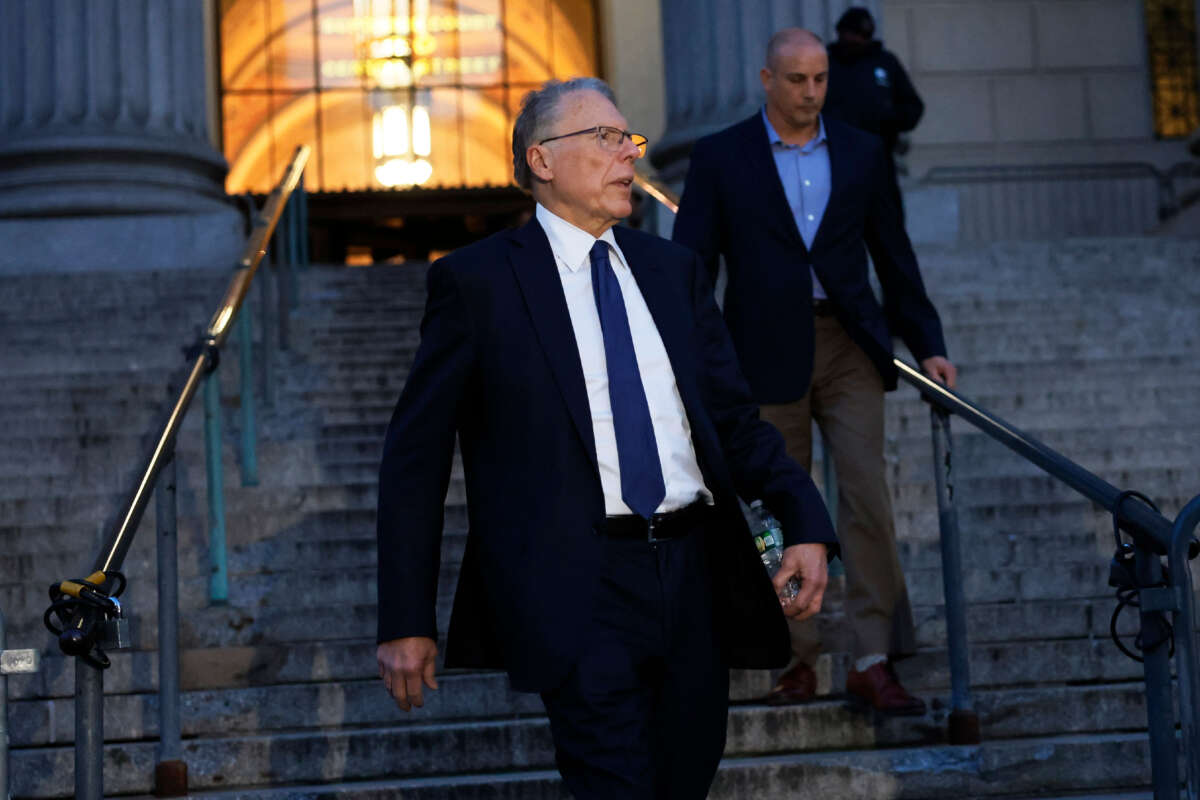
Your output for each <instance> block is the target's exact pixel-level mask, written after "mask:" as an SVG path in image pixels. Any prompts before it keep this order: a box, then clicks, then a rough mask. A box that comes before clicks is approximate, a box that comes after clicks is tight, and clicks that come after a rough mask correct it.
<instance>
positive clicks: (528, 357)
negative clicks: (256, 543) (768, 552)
mask: <svg viewBox="0 0 1200 800" xmlns="http://www.w3.org/2000/svg"><path fill="white" fill-rule="evenodd" d="M616 237H617V242H618V243H619V245H620V247H621V251H622V252H623V253H624V254H625V257H626V258H627V259H628V261H629V264H630V266H631V269H632V270H633V273H634V276H635V277H636V280H637V283H638V287H639V288H640V290H641V292H642V294H643V296H644V297H645V300H646V304H647V306H648V307H649V309H650V312H651V315H652V316H653V318H654V321H655V324H656V325H657V327H658V331H659V333H660V335H661V336H662V340H663V344H664V345H665V346H666V350H667V354H668V356H669V358H670V361H671V366H672V368H673V370H674V372H675V378H676V382H677V384H678V387H679V393H680V395H681V397H682V399H683V405H684V407H685V409H686V412H687V416H688V421H689V422H690V424H691V431H692V441H693V444H694V446H695V450H696V455H697V459H698V461H699V465H700V469H701V472H702V474H703V477H704V480H705V483H706V485H707V486H708V488H709V489H710V490H711V491H712V493H713V495H714V497H715V503H716V512H717V514H718V515H719V518H720V524H719V525H713V526H710V527H712V529H713V530H712V531H711V532H710V533H708V534H706V535H705V538H706V546H707V549H708V553H709V563H710V564H713V565H716V566H717V567H719V568H716V569H714V570H713V571H712V576H711V581H712V586H713V591H714V606H715V607H716V612H715V614H714V616H715V620H714V625H715V628H716V631H717V635H718V640H719V641H720V642H721V645H722V649H723V651H724V653H725V654H726V657H727V658H728V659H729V663H730V666H740V667H771V666H781V665H783V664H784V663H785V662H786V661H787V659H788V656H789V643H788V632H787V626H786V625H785V622H784V618H783V615H782V613H781V611H780V608H779V602H778V600H777V599H776V597H775V594H774V591H773V589H772V587H771V585H770V581H769V580H768V579H767V575H766V572H765V570H764V569H763V566H762V564H761V562H760V561H759V558H758V554H757V552H756V550H755V547H754V544H753V540H752V537H751V535H750V533H749V531H748V530H747V528H746V525H745V521H744V519H743V518H742V516H741V513H740V510H739V507H738V505H737V500H736V496H737V495H741V496H742V497H743V498H762V499H763V501H764V502H765V504H766V505H767V507H768V508H770V509H771V511H773V512H774V513H775V515H776V516H777V517H778V518H779V520H780V522H781V523H782V524H783V529H784V535H785V541H786V543H787V544H796V543H799V542H826V543H828V544H830V546H831V549H832V547H834V546H836V539H835V536H834V533H833V529H832V526H831V525H830V522H829V517H828V515H827V513H826V511H825V507H824V505H823V503H822V500H821V497H820V495H819V494H818V492H817V490H816V487H815V486H814V485H813V483H812V481H811V480H810V479H809V476H808V475H807V473H805V472H804V470H803V469H802V468H801V467H800V466H799V465H797V464H796V463H795V462H794V461H792V460H791V459H789V458H788V457H787V456H786V454H785V452H784V444H783V440H782V439H781V437H780V436H779V434H778V433H777V432H776V431H775V429H774V428H772V427H771V426H770V425H768V424H766V423H765V422H762V421H760V420H759V418H758V409H757V406H756V405H755V404H754V402H753V400H752V398H751V396H750V391H749V388H748V387H747V385H746V382H745V379H744V378H743V377H742V374H741V372H740V370H739V368H738V364H737V358H736V356H735V355H734V351H733V347H732V345H731V344H730V341H729V336H728V333H727V332H726V329H725V325H724V322H723V321H722V319H721V316H720V312H719V310H718V309H717V306H716V304H715V302H714V300H713V297H712V288H711V285H710V283H709V281H708V277H707V275H706V274H705V272H704V269H703V268H702V266H701V264H700V261H699V259H698V258H697V257H696V255H695V254H694V253H692V252H691V251H689V250H687V249H686V248H683V247H680V246H679V245H676V244H673V243H671V242H668V241H666V240H663V239H659V238H657V237H653V236H650V235H647V234H644V233H640V232H637V231H632V230H628V229H624V228H617V229H616ZM456 433H457V436H458V441H459V447H460V449H461V452H462V460H463V468H464V472H465V480H466V491H467V514H468V524H469V534H468V537H467V544H466V550H465V553H464V556H463V565H462V569H461V573H460V578H459V584H458V588H457V591H456V595H455V602H454V609H453V613H452V616H451V623H450V630H449V633H448V641H447V646H446V666H447V667H493V668H500V667H503V668H506V669H507V670H508V672H509V674H510V676H511V680H512V684H513V686H514V688H516V689H520V690H526V691H544V690H546V689H550V688H553V687H555V686H557V685H559V684H560V683H561V681H562V680H563V679H564V678H565V677H566V674H567V672H568V670H569V669H570V668H571V666H572V665H573V664H574V662H575V660H576V658H577V656H578V655H579V650H580V647H581V645H582V644H583V641H584V636H585V635H586V631H587V622H588V621H589V620H590V618H591V610H592V599H593V595H594V593H595V590H596V586H597V583H598V576H597V572H596V564H597V563H598V558H599V553H600V545H601V541H600V538H599V537H600V536H601V533H600V530H601V528H602V526H603V524H604V519H605V508H604V497H603V492H602V489H601V485H600V473H599V469H598V467H597V463H596V447H595V440H594V437H593V433H592V422H591V413H590V411H589V407H588V400H587V391H586V387H585V384H584V377H583V371H582V367H581V366H580V360H579V351H578V348H577V346H576V343H575V335H574V330H573V328H572V327H571V320H570V316H569V313H568V311H567V303H566V298H565V296H564V294H563V290H562V283H561V281H560V279H559V276H558V269H557V266H556V264H555V261H554V256H553V254H552V252H551V250H550V244H549V241H548V240H547V238H546V235H545V233H544V232H543V230H542V228H541V226H540V225H539V224H538V223H537V220H536V219H534V220H531V221H530V222H529V223H528V224H526V225H525V226H524V227H522V228H520V229H518V230H515V231H510V232H505V233H500V234H497V235H495V236H492V237H489V238H487V239H484V240H483V241H480V242H477V243H475V244H473V245H470V246H468V247H465V248H462V249H461V250H458V251H456V252H455V253H453V254H451V255H449V256H447V257H445V258H443V259H441V260H439V261H437V262H435V263H434V264H433V266H432V267H431V268H430V270H429V297H428V302H427V306H426V309H425V317H424V320H423V321H422V323H421V344H420V347H419V348H418V350H417V354H416V356H415V359H414V362H413V366H412V371H411V372H410V373H409V376H408V380H407V382H406V384H405V387H404V390H403V392H402V393H401V396H400V400H399V402H398V403H397V406H396V410H395V412H394V414H393V416H392V420H391V423H390V425H389V427H388V431H387V438H386V441H385V444H384V453H383V461H382V465H381V467H380V477H379V516H378V539H379V640H380V641H387V640H390V639H396V638H400V637H405V636H429V637H436V636H437V630H436V623H435V606H436V603H437V579H438V573H439V567H440V565H439V550H440V541H441V533H442V516H443V503H444V499H445V495H446V487H447V484H448V481H449V478H450V470H451V463H452V460H453V452H454V442H455V435H456Z"/></svg>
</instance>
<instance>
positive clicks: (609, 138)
mask: <svg viewBox="0 0 1200 800" xmlns="http://www.w3.org/2000/svg"><path fill="white" fill-rule="evenodd" d="M585 133H590V134H593V135H595V137H596V141H597V142H599V143H600V146H601V147H603V148H604V149H605V150H609V151H611V152H614V153H615V152H617V151H618V150H620V149H621V145H623V144H625V139H626V138H628V139H629V141H631V142H633V146H634V147H636V148H637V149H638V158H641V157H642V156H644V155H646V142H647V140H646V137H645V136H642V135H641V134H640V133H630V132H629V131H623V130H621V129H620V128H614V127H612V126H611V125H597V126H596V127H594V128H585V129H583V130H581V131H572V132H571V133H564V134H562V135H561V136H551V137H550V138H548V139H542V140H541V141H540V142H538V144H545V143H546V142H553V141H554V140H555V139H566V138H567V137H568V136H583V135H584V134H585Z"/></svg>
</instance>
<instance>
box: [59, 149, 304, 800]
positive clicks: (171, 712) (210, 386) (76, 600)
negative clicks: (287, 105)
mask: <svg viewBox="0 0 1200 800" xmlns="http://www.w3.org/2000/svg"><path fill="white" fill-rule="evenodd" d="M310 152H311V150H310V148H309V147H308V146H307V145H301V146H299V147H297V148H296V152H295V155H294V156H293V157H292V160H291V162H290V163H289V165H288V167H287V170H286V171H285V173H284V176H283V178H282V179H281V180H280V182H279V183H278V184H277V185H276V186H275V188H274V189H273V190H272V192H271V193H270V195H269V196H268V197H267V200H266V202H265V203H264V205H263V207H262V209H261V210H260V211H258V212H257V214H256V215H255V216H254V218H253V225H252V227H251V230H250V233H249V238H248V240H247V242H246V245H245V247H244V248H243V250H242V254H241V257H240V258H239V259H238V261H237V265H236V268H235V270H234V273H233V277H232V279H231V280H230V282H229V285H228V287H227V289H226V291H225V295H224V297H223V298H222V300H221V304H220V306H219V307H218V308H217V311H216V312H215V313H214V314H213V316H212V319H211V320H210V322H209V324H208V327H207V328H206V329H205V331H204V333H202V334H201V335H200V337H199V339H198V340H197V342H196V344H195V346H194V347H193V348H191V349H190V350H189V351H188V358H189V359H190V366H189V367H188V371H187V379H186V381H185V382H184V384H183V388H182V389H181V390H180V391H179V393H178V395H177V397H176V399H175V401H174V403H173V405H172V406H171V408H170V413H169V414H168V416H167V419H166V422H165V423H164V424H163V426H162V428H161V430H160V432H159V434H158V436H157V438H156V440H155V442H154V446H153V447H152V448H151V449H150V452H149V454H148V456H147V458H146V463H145V467H144V468H143V469H142V471H141V473H140V474H139V476H138V478H137V480H136V482H135V485H134V488H133V491H132V492H131V494H130V497H129V500H128V502H127V503H126V504H125V506H124V507H123V509H124V510H123V512H122V514H121V516H120V519H119V521H118V522H117V524H116V526H115V528H114V530H113V531H112V533H111V534H110V535H109V537H108V538H107V540H106V541H105V544H104V547H103V548H102V549H101V551H100V553H99V554H98V555H97V557H96V559H95V562H94V566H93V568H92V574H91V575H89V577H88V578H87V579H86V580H83V581H70V580H68V581H63V582H61V583H60V584H56V586H55V590H57V594H54V593H52V597H58V598H61V599H56V600H55V603H54V605H53V606H52V607H51V609H50V610H48V611H47V614H46V619H47V624H48V625H49V624H50V623H51V621H52V617H53V615H54V614H55V613H57V614H58V615H59V618H60V619H61V618H62V617H63V616H69V617H70V622H69V624H64V625H63V628H62V631H61V635H60V638H59V646H60V648H62V649H63V651H64V652H65V653H67V654H68V655H73V656H76V663H75V797H76V798H78V800H101V798H102V797H103V784H104V771H103V749H104V683H103V670H104V668H105V667H106V666H107V665H108V659H107V658H106V657H105V656H104V655H103V651H102V650H101V648H100V645H102V644H103V645H106V646H107V645H108V644H109V643H110V642H112V641H114V640H115V641H116V642H118V644H119V646H121V643H122V638H121V632H122V631H123V628H122V627H121V623H122V622H123V621H124V613H123V611H122V608H121V605H120V603H119V601H118V600H117V599H116V597H115V595H116V594H118V593H119V591H120V589H119V588H114V585H115V586H119V587H121V588H123V587H124V583H125V581H124V578H123V577H119V576H120V570H121V566H122V564H123V563H124V560H125V555H126V553H127V552H128V551H129V547H130V545H131V544H132V542H133V537H134V535H135V534H136V532H137V528H138V524H139V523H140V522H141V519H142V516H143V514H144V513H145V510H146V506H147V504H148V503H149V501H150V497H151V495H152V494H155V493H156V491H157V494H158V496H159V510H158V528H159V530H158V537H157V541H158V546H159V569H158V576H159V586H158V593H159V662H160V663H159V674H160V683H159V686H160V697H159V717H160V723H159V729H160V747H159V757H160V760H159V763H158V764H157V766H156V770H155V782H156V790H157V791H159V793H161V794H164V795H166V796H176V795H178V794H181V793H186V787H187V766H186V764H185V763H183V762H182V760H180V753H181V750H180V746H179V744H180V743H179V732H180V725H179V710H180V709H179V705H180V698H179V680H178V677H179V676H178V672H179V663H178V628H179V620H178V600H177V597H178V594H177V591H178V586H177V581H178V578H177V571H176V569H177V567H176V556H175V546H176V545H175V535H176V531H175V438H176V435H177V434H178V432H179V429H180V427H181V425H182V423H183V419H184V416H185V415H186V414H187V411H188V408H189V407H190V406H191V402H192V400H193V399H194V397H195V395H196V392H197V391H198V390H199V389H200V385H201V383H202V382H203V384H204V387H203V396H204V412H205V414H204V416H205V426H204V427H205V458H206V472H207V475H208V504H209V508H208V511H209V553H210V561H211V563H212V574H211V578H210V586H209V597H210V600H211V601H212V602H214V603H221V602H225V601H226V600H227V598H228V578H227V574H228V570H227V567H226V557H225V512H224V488H223V487H224V479H223V474H222V467H221V447H220V440H221V434H220V390H219V385H218V380H217V374H216V368H217V364H218V360H219V354H220V350H221V347H222V345H223V344H224V343H225V341H226V339H227V338H228V336H229V334H230V331H231V330H232V328H233V326H234V325H235V324H236V325H237V326H238V330H239V336H240V338H241V343H240V344H241V351H242V352H241V353H240V356H241V379H242V386H241V389H242V395H243V397H242V401H243V420H242V424H243V450H242V465H243V469H244V470H246V471H247V473H248V474H244V475H243V477H244V478H251V479H253V480H255V481H256V480H257V475H256V473H257V457H256V454H255V453H254V450H253V436H254V432H253V426H254V413H253V394H254V387H253V367H252V364H251V363H250V362H249V360H248V359H249V354H250V352H251V348H252V344H253V343H252V341H251V335H250V328H249V317H248V313H247V312H248V307H247V306H245V300H246V295H247V294H248V293H249V291H250V287H251V285H252V284H253V282H254V278H255V275H256V273H257V271H258V268H259V266H260V265H261V264H262V261H263V258H264V257H265V256H266V255H267V252H268V247H269V243H270V241H271V238H272V235H273V233H274V232H275V229H276V227H277V226H278V224H279V222H280V219H281V217H284V216H285V209H286V208H287V206H288V200H289V198H290V197H291V196H292V194H293V192H294V191H295V189H296V187H297V186H298V185H300V181H301V177H302V175H303V171H304V167H305V164H306V163H307V162H308V158H309V154H310ZM286 218H287V220H288V229H289V233H288V236H289V244H290V250H289V254H290V255H293V256H294V255H295V254H296V252H297V251H298V250H300V249H301V248H300V247H298V246H297V245H296V244H295V243H296V241H297V240H298V239H302V238H303V237H302V228H301V227H300V224H299V223H298V222H297V220H299V219H302V216H298V214H297V212H293V213H291V214H289V215H287V217H286ZM281 272H282V270H281ZM280 277H281V278H282V277H283V276H282V275H281V276H280ZM280 293H281V297H285V298H286V297H287V290H286V288H285V282H284V281H283V280H281V281H280ZM264 296H266V295H265V290H264ZM283 310H284V311H286V310H287V308H286V307H285V308H284V309H283ZM239 311H241V312H243V313H241V314H239ZM285 316H286V314H285ZM283 321H284V320H280V322H281V324H282V323H283ZM269 329H270V324H269V322H268V319H267V317H266V316H265V315H264V319H263V331H264V348H263V350H264V352H263V361H264V362H267V363H269V361H270V356H271V354H270V351H269V348H268V347H266V346H265V345H266V344H267V342H269V336H268V335H267V334H268V331H269ZM247 406H248V408H247ZM55 590H52V592H53V591H55ZM110 595H112V596H110ZM72 598H73V600H72ZM56 606H57V607H58V610H57V611H56V609H55V607H56Z"/></svg>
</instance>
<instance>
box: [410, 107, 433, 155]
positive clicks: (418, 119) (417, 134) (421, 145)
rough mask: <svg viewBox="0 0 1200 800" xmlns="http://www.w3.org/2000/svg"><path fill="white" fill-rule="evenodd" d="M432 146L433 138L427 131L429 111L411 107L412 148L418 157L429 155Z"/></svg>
mask: <svg viewBox="0 0 1200 800" xmlns="http://www.w3.org/2000/svg"><path fill="white" fill-rule="evenodd" d="M432 145H433V137H432V135H431V134H430V129H429V109H428V108H426V107H425V106H413V112H412V148H413V152H414V153H416V154H417V155H419V156H427V155H429V152H430V149H431V148H432Z"/></svg>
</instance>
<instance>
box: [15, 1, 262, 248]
mask: <svg viewBox="0 0 1200 800" xmlns="http://www.w3.org/2000/svg"><path fill="white" fill-rule="evenodd" d="M203 2H204V0H0V9H2V11H3V19H4V22H5V24H4V26H3V27H2V28H0V235H3V238H4V240H5V241H6V246H5V248H4V249H3V250H0V270H4V271H14V270H30V271H33V270H54V269H104V268H139V267H140V268H169V267H201V266H213V267H217V266H220V267H226V268H227V267H229V266H230V265H231V264H232V261H233V258H234V257H235V256H236V253H237V250H238V244H239V242H238V240H239V239H240V237H241V224H240V220H239V215H238V213H237V212H236V211H235V210H234V208H233V206H232V205H231V203H230V201H229V200H228V198H227V197H226V195H225V192H224V178H225V173H226V169H227V167H226V164H225V160H224V158H222V156H221V155H220V154H219V153H218V152H217V151H216V150H215V149H213V146H212V144H211V143H210V139H209V136H208V130H207V128H208V125H207V109H206V97H205V74H206V72H205V70H206V65H205V58H204V49H205V48H204V35H205V34H204V30H205V25H204V5H203ZM10 242H15V243H19V244H17V245H16V246H15V247H12V248H10V247H9V245H8V244H7V243H10ZM218 260H219V261H218Z"/></svg>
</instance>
